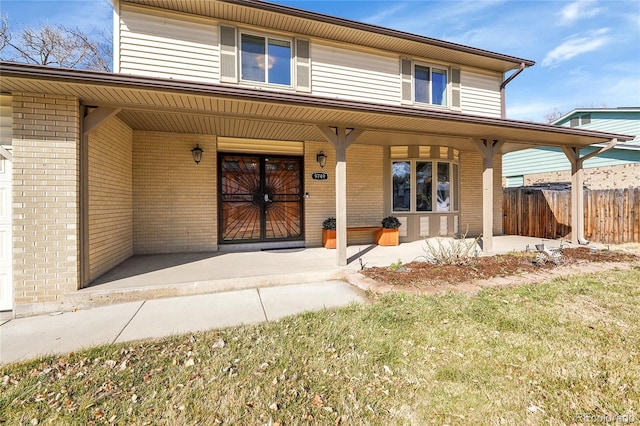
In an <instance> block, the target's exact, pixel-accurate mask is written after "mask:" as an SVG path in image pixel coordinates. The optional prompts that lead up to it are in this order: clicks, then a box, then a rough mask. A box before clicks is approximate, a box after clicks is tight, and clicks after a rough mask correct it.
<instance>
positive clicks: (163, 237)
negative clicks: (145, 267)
mask: <svg viewBox="0 0 640 426" xmlns="http://www.w3.org/2000/svg"><path fill="white" fill-rule="evenodd" d="M114 43H115V44H114V72H113V73H101V72H89V71H81V70H71V69H59V68H47V67H41V66H31V65H24V64H15V63H2V64H0V66H1V70H0V73H1V77H2V97H1V100H2V108H3V109H2V111H3V122H2V125H3V126H4V129H3V133H2V134H3V138H5V137H6V141H4V140H3V144H4V145H5V147H4V148H3V150H2V151H0V154H1V155H2V156H3V157H4V158H5V161H4V164H5V166H4V169H3V170H5V171H7V170H10V169H11V167H12V168H13V174H12V176H13V179H12V182H11V180H9V181H10V183H9V184H4V185H5V186H4V189H5V190H4V192H3V194H4V195H5V196H6V194H8V193H11V194H12V201H10V200H11V197H9V198H3V204H2V205H3V206H4V207H3V209H2V212H3V214H4V215H5V216H9V218H8V219H6V221H5V222H2V223H4V224H5V225H4V228H1V229H0V231H2V233H3V235H4V237H5V239H4V241H5V247H7V249H5V251H4V252H3V256H4V257H3V259H4V260H3V261H4V265H5V269H4V271H5V274H4V275H3V277H4V278H3V279H4V282H5V284H4V288H5V292H4V293H3V295H4V296H3V298H4V302H3V305H2V308H4V309H7V308H8V309H13V310H14V314H15V315H17V316H19V315H26V314H29V313H35V312H46V311H51V310H55V309H59V308H60V306H61V305H62V304H63V303H64V298H65V294H68V293H70V292H74V291H77V290H78V289H80V288H83V287H84V286H86V285H88V284H89V283H90V282H92V281H93V280H94V279H95V278H96V277H98V276H100V275H101V274H103V273H104V272H105V271H108V270H109V269H111V268H113V267H114V266H116V265H118V264H119V263H120V262H122V261H123V260H125V259H127V258H128V257H130V256H133V255H138V254H154V253H168V252H198V251H216V250H235V249H255V250H258V249H261V248H265V247H268V248H273V247H313V246H319V245H320V244H321V224H322V221H323V220H324V219H326V218H327V217H329V216H335V217H336V219H337V246H338V247H337V250H336V255H337V263H338V264H339V265H344V264H346V262H347V256H346V247H347V243H348V242H349V243H353V242H362V241H364V239H370V238H371V237H370V236H366V235H364V236H363V235H359V236H353V239H350V240H349V241H347V239H348V238H350V236H349V237H348V235H347V229H348V227H349V226H372V225H377V224H379V223H380V220H381V219H382V218H383V217H385V216H387V215H395V216H397V217H398V218H399V219H400V221H401V223H402V227H401V239H402V241H412V240H417V239H421V238H424V237H428V236H437V235H453V234H460V233H463V232H464V233H468V235H479V234H481V235H482V242H483V249H484V250H487V251H491V248H492V236H493V235H494V234H499V233H501V231H502V213H501V211H502V210H501V205H502V200H501V196H502V195H501V178H502V171H501V158H502V155H503V153H505V152H509V151H515V150H520V149H524V148H529V147H535V146H555V147H563V148H565V149H566V150H568V152H573V153H574V154H573V155H574V162H575V163H576V164H577V165H578V166H579V156H580V148H582V147H584V146H587V145H591V144H594V143H607V144H609V145H611V144H614V143H615V142H616V141H619V142H623V141H625V140H628V139H629V137H627V136H624V135H616V134H611V133H603V132H599V131H591V130H583V129H575V128H564V127H557V126H548V125H542V124H535V123H528V122H520V121H512V120H507V119H505V118H504V116H505V114H504V109H505V102H504V99H505V97H504V91H505V87H506V86H507V83H508V82H509V81H510V80H511V79H512V78H514V77H515V76H517V75H518V74H519V73H520V72H521V71H523V70H524V69H526V68H527V67H530V66H532V65H534V62H533V61H531V60H527V59H522V58H517V57H513V56H509V55H505V54H501V53H495V52H489V51H486V50H481V49H476V48H473V47H469V46H462V45H459V44H454V43H450V42H446V41H441V40H435V39H432V38H428V37H423V36H419V35H415V34H408V33H405V32H401V31H397V30H393V29H388V28H382V27H379V26H374V25H368V24H364V23H360V22H354V21H350V20H346V19H341V18H337V17H332V16H327V15H323V14H318V13H313V12H308V11H304V10H299V9H294V8H290V7H285V6H280V5H276V4H271V3H266V2H262V1H256V0H201V1H181V0H114ZM9 117H10V118H9ZM5 118H6V119H5ZM578 166H577V167H576V169H575V173H574V175H575V178H576V179H579V177H580V173H579V169H580V167H578ZM0 182H3V181H2V180H0ZM7 185H12V189H11V190H10V191H9V190H7V189H6V188H7ZM10 205H11V206H12V208H10V207H9V206H10ZM576 208H580V206H579V203H576ZM575 216H578V215H575ZM7 224H8V225H7ZM0 225H1V224H0ZM574 229H578V226H576V228H574ZM11 233H12V235H11ZM356 238H358V239H356ZM360 238H362V239H363V240H360ZM11 241H12V243H11ZM11 244H12V250H9V249H8V247H9V245H11ZM7 252H12V253H13V258H12V259H11V257H10V256H9V259H8V260H7V256H8V255H7ZM7 283H8V284H7ZM7 289H8V290H7ZM11 290H12V292H11ZM7 294H9V296H6V295H7Z"/></svg>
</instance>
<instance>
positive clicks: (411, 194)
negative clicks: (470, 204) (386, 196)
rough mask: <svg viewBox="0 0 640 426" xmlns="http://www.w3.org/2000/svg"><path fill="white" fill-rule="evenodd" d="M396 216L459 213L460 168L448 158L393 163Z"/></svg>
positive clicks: (393, 192)
mask: <svg viewBox="0 0 640 426" xmlns="http://www.w3.org/2000/svg"><path fill="white" fill-rule="evenodd" d="M391 176H392V191H391V193H392V194H393V195H392V196H393V200H392V210H393V212H394V213H399V212H409V213H447V212H454V211H458V208H459V207H458V191H459V183H458V180H459V165H458V163H457V162H455V161H451V160H448V159H403V160H393V161H392V162H391Z"/></svg>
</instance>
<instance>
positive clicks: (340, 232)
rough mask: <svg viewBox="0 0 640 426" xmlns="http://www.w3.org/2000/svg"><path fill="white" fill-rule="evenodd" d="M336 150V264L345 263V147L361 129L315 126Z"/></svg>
mask: <svg viewBox="0 0 640 426" xmlns="http://www.w3.org/2000/svg"><path fill="white" fill-rule="evenodd" d="M317 127H318V129H319V130H320V131H321V132H322V134H323V135H324V136H325V138H326V139H327V140H328V141H329V143H330V144H331V145H333V147H334V148H335V150H336V252H337V253H336V256H337V264H338V266H345V265H346V264H347V148H348V147H349V145H351V144H352V143H353V142H355V141H356V139H358V136H360V135H361V134H362V132H363V131H364V130H362V129H350V128H346V127H329V126H317Z"/></svg>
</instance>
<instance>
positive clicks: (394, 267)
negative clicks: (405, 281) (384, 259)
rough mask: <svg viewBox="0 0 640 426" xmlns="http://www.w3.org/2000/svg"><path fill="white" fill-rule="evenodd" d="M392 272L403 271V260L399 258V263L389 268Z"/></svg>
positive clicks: (394, 263)
mask: <svg viewBox="0 0 640 426" xmlns="http://www.w3.org/2000/svg"><path fill="white" fill-rule="evenodd" d="M388 269H389V270H390V271H393V272H396V271H399V270H400V269H402V259H400V258H398V261H397V262H393V263H392V264H391V265H389V268H388Z"/></svg>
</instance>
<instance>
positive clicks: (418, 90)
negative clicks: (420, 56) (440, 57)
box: [400, 58, 461, 111]
mask: <svg viewBox="0 0 640 426" xmlns="http://www.w3.org/2000/svg"><path fill="white" fill-rule="evenodd" d="M400 77H401V81H402V87H401V96H402V103H403V104H405V105H411V104H414V105H425V106H427V105H428V106H438V107H446V108H449V109H452V110H457V111H460V100H461V97H460V89H461V84H460V79H461V78H460V69H459V68H455V67H443V66H442V65H439V66H438V65H429V64H424V63H420V62H414V61H413V60H411V59H408V58H400Z"/></svg>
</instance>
